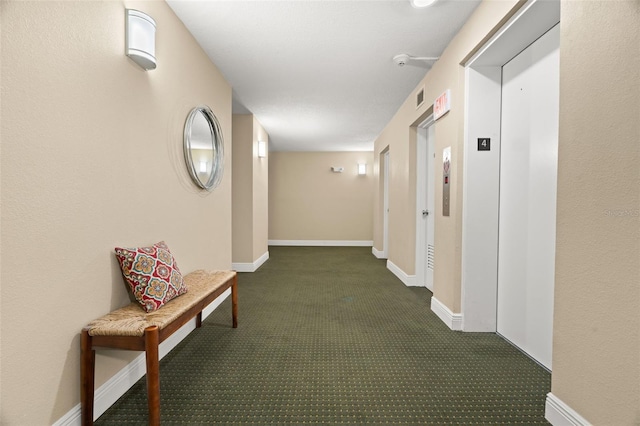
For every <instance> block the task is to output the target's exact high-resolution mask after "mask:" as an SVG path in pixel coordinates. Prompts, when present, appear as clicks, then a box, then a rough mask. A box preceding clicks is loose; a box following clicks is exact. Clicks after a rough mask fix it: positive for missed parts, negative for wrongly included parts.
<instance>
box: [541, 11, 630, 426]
mask: <svg viewBox="0 0 640 426" xmlns="http://www.w3.org/2000/svg"><path fill="white" fill-rule="evenodd" d="M593 28H603V29H604V28H606V31H593ZM561 34H562V35H561V42H560V143H559V158H558V212H557V247H556V282H555V306H554V340H553V375H552V392H553V394H554V395H555V396H557V397H558V398H560V399H561V400H562V401H564V402H565V403H566V404H568V405H569V406H570V407H571V408H573V409H574V410H576V411H577V412H578V413H580V414H581V415H582V416H583V417H585V418H586V419H587V420H588V421H589V422H591V423H592V424H594V425H620V426H622V425H639V424H640V217H639V209H640V124H639V123H640V71H639V70H640V2H638V1H633V0H632V1H617V2H606V1H603V2H577V1H563V2H562V8H561Z"/></svg>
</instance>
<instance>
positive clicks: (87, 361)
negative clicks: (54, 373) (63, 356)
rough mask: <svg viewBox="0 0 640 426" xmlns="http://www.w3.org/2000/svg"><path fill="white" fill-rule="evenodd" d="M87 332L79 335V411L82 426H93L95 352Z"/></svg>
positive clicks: (83, 331) (84, 331)
mask: <svg viewBox="0 0 640 426" xmlns="http://www.w3.org/2000/svg"><path fill="white" fill-rule="evenodd" d="M92 346H93V345H92V342H91V336H89V331H88V330H82V333H81V334H80V411H81V422H82V426H90V425H93V395H94V387H95V366H96V351H95V350H94V349H93V347H92Z"/></svg>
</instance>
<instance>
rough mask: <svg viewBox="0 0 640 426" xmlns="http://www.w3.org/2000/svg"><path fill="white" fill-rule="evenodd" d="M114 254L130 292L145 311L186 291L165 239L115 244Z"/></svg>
mask: <svg viewBox="0 0 640 426" xmlns="http://www.w3.org/2000/svg"><path fill="white" fill-rule="evenodd" d="M116 257H117V258H118V262H119V263H120V268H121V269H122V275H124V279H125V281H126V282H127V284H128V285H129V287H130V288H131V291H132V292H133V296H134V297H135V298H136V300H137V301H138V302H139V303H140V304H141V305H142V307H143V308H144V310H145V311H147V312H152V311H155V310H156V309H159V308H160V307H161V306H162V305H164V304H165V303H167V302H168V301H169V300H171V299H173V298H175V297H178V296H180V295H181V294H184V293H186V292H187V286H186V285H185V283H184V281H183V280H182V274H181V273H180V269H178V265H177V264H176V261H175V259H174V258H173V256H172V255H171V252H170V251H169V247H167V245H166V244H165V242H164V241H161V242H159V243H157V244H154V245H153V246H151V247H137V248H120V247H116Z"/></svg>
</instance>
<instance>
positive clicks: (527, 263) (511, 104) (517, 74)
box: [497, 25, 560, 369]
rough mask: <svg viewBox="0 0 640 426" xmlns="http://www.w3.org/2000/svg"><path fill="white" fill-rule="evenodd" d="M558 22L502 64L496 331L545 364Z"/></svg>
mask: <svg viewBox="0 0 640 426" xmlns="http://www.w3.org/2000/svg"><path fill="white" fill-rule="evenodd" d="M559 31H560V29H559V25H556V26H555V27H554V28H552V29H551V30H549V31H548V32H547V33H546V34H544V35H543V36H542V37H540V38H539V39H538V40H536V41H535V42H534V43H533V44H531V45H530V46H529V47H527V48H526V49H525V50H523V51H522V52H521V53H520V54H518V56H516V57H515V58H513V59H512V60H511V61H510V62H508V63H507V64H505V65H504V66H503V68H502V130H501V133H502V145H501V152H500V157H501V158H500V213H499V214H500V225H499V238H498V241H499V243H498V244H499V246H498V308H497V309H498V312H497V319H498V324H497V328H498V333H500V334H501V335H502V336H504V337H505V338H506V339H507V340H509V341H511V342H512V343H513V344H515V345H516V346H518V347H519V348H520V349H522V350H523V351H525V352H526V353H528V354H529V355H530V356H531V357H532V358H534V359H535V360H537V361H538V362H539V363H541V364H542V365H544V366H545V367H547V368H549V369H551V344H552V334H553V288H554V272H555V224H556V222H555V220H556V185H557V165H558V115H559V106H558V104H559V41H560V37H559V35H560V33H559Z"/></svg>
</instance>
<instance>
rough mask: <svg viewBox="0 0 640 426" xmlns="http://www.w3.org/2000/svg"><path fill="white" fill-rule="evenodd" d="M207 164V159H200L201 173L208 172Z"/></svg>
mask: <svg viewBox="0 0 640 426" xmlns="http://www.w3.org/2000/svg"><path fill="white" fill-rule="evenodd" d="M207 166H208V164H207V162H206V161H200V173H207Z"/></svg>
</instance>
